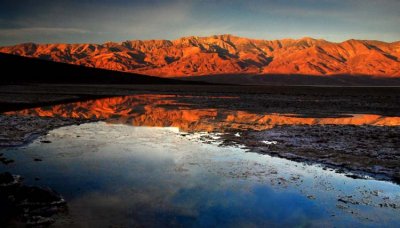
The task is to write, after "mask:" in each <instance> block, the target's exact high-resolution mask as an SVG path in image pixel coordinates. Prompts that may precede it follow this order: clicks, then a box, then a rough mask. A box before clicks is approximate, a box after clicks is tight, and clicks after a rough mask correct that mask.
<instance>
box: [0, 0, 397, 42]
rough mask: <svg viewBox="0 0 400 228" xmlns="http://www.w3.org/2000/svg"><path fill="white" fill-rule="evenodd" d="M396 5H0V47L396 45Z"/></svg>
mask: <svg viewBox="0 0 400 228" xmlns="http://www.w3.org/2000/svg"><path fill="white" fill-rule="evenodd" d="M399 8H400V1H397V0H347V1H345V0H336V1H331V0H296V1H295V0H250V1H239V0H219V1H217V0H192V1H190V0H186V1H185V0H172V1H162V0H146V1H137V0H136V1H127V0H114V1H111V0H98V1H94V0H69V1H61V0H52V1H50V0H36V1H34V0H27V1H15V0H13V1H10V0H3V1H1V2H0V44H2V45H5V44H14V43H20V42H30V41H33V42H41V43H47V42H51V43H54V42H73V43H76V42H78V43H81V42H98V43H101V42H104V41H107V40H113V41H121V40H127V39H152V38H159V39H160V38H163V39H175V38H178V37H180V36H187V35H211V34H221V33H232V34H235V35H240V36H248V37H254V38H265V39H279V38H284V37H293V38H299V37H303V36H312V37H316V38H325V39H330V40H334V41H342V40H345V39H349V38H358V39H381V40H387V41H394V40H399V37H400V30H399V29H398V24H400V15H399V13H398V9H399Z"/></svg>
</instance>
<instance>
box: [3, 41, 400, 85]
mask: <svg viewBox="0 0 400 228" xmlns="http://www.w3.org/2000/svg"><path fill="white" fill-rule="evenodd" d="M0 52H3V53H9V54H14V55H21V56H27V57H35V58H41V59H46V60H52V61H56V62H64V63H70V64H76V65H83V66H88V67H95V68H104V69H109V70H117V71H124V72H133V73H140V74H147V75H152V76H160V77H185V76H200V75H201V76H204V75H207V76H209V75H231V74H234V75H247V74H251V75H268V74H289V75H313V76H323V75H368V76H374V77H375V76H376V77H378V76H379V77H392V78H393V77H400V41H397V42H391V43H388V42H382V41H373V40H347V41H344V42H341V43H335V42H329V41H326V40H322V39H313V38H302V39H282V40H271V41H269V40H257V39H249V38H243V37H237V36H233V35H214V36H209V37H196V36H191V37H184V38H180V39H177V40H173V41H170V40H144V41H142V40H131V41H124V42H121V43H115V42H106V43H104V44H35V43H24V44H19V45H15V46H7V47H0Z"/></svg>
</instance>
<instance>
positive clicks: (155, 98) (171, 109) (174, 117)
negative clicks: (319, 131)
mask: <svg viewBox="0 0 400 228" xmlns="http://www.w3.org/2000/svg"><path fill="white" fill-rule="evenodd" d="M181 98H186V100H187V98H193V99H196V97H195V96H178V95H132V96H124V97H114V98H103V99H98V100H91V101H84V102H76V103H70V104H60V105H54V106H49V107H40V108H32V109H26V110H22V111H16V112H8V113H7V114H12V115H32V116H43V117H68V118H84V119H91V118H95V119H102V120H105V121H107V122H109V123H123V124H129V125H134V126H156V127H178V128H179V129H181V130H183V131H187V132H195V131H207V132H211V131H219V132H223V131H226V130H229V129H231V130H232V129H238V130H239V129H251V130H265V129H269V128H272V127H274V126H277V125H327V124H336V125H375V126H400V117H385V116H380V115H373V114H355V115H350V116H349V115H348V116H343V117H319V118H315V117H302V116H296V115H295V114H291V113H289V114H287V113H285V114H281V113H271V114H260V113H252V112H249V111H242V110H228V109H226V108H217V107H209V108H203V107H197V106H196V105H194V104H191V103H185V102H181V101H180V100H181ZM203 98H204V97H203ZM206 98H207V99H215V98H218V99H226V102H232V101H234V99H235V97H206Z"/></svg>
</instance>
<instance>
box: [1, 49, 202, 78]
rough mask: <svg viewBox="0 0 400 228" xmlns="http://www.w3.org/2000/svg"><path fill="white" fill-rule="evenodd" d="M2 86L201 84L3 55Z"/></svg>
mask: <svg viewBox="0 0 400 228" xmlns="http://www.w3.org/2000/svg"><path fill="white" fill-rule="evenodd" d="M0 69H1V70H2V71H3V73H1V76H0V84H15V83H18V84H19V83H60V84H198V83H196V82H184V81H180V80H174V79H166V78H158V77H151V76H146V75H141V74H134V73H126V72H119V71H112V70H105V69H97V68H92V67H85V66H77V65H72V64H67V63H58V62H52V61H47V60H42V59H35V58H28V57H21V56H15V55H10V54H3V53H0Z"/></svg>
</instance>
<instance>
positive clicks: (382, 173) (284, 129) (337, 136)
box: [223, 125, 400, 184]
mask: <svg viewBox="0 0 400 228" xmlns="http://www.w3.org/2000/svg"><path fill="white" fill-rule="evenodd" d="M223 137H224V140H225V142H224V143H225V144H227V145H230V144H239V145H243V146H245V148H246V149H247V150H248V151H251V152H257V153H263V154H268V155H272V156H277V157H281V158H285V159H289V160H293V161H299V162H306V163H311V164H321V165H323V166H324V167H327V168H333V169H335V170H336V171H337V172H341V173H346V174H347V176H349V177H352V178H368V177H369V178H374V179H377V180H386V181H392V182H394V183H397V184H400V149H399V148H400V142H399V141H398V139H399V138H400V127H397V126H394V127H393V126H392V127H387V126H367V125H362V126H355V125H342V126H339V125H313V126H310V125H299V126H289V125H286V126H276V127H274V128H272V129H269V130H263V131H242V132H236V133H228V134H226V135H224V136H223Z"/></svg>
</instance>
